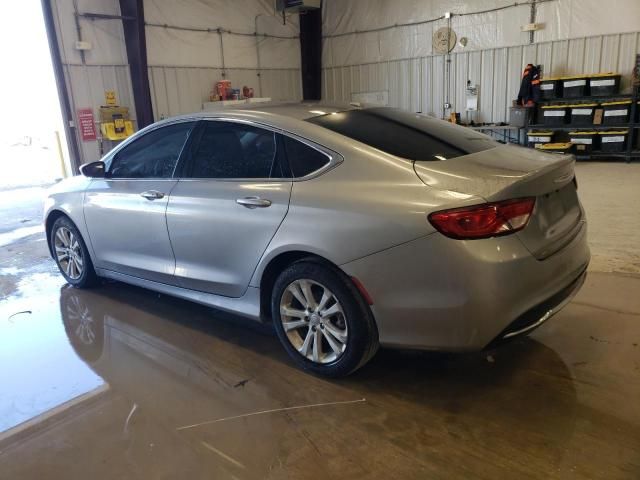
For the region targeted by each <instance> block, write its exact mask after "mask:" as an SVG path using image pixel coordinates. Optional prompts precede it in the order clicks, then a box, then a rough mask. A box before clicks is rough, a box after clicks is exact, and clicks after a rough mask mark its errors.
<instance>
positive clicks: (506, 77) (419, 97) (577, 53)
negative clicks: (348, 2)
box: [323, 33, 640, 122]
mask: <svg viewBox="0 0 640 480" xmlns="http://www.w3.org/2000/svg"><path fill="white" fill-rule="evenodd" d="M636 53H640V33H624V34H615V35H605V36H597V37H588V38H580V39H572V40H558V41H554V42H545V43H540V44H531V45H523V46H513V47H508V48H496V49H486V50H481V51H470V52H464V53H454V54H452V55H451V80H450V82H449V89H450V90H449V96H450V100H451V102H452V104H453V110H454V111H457V112H460V113H462V116H463V118H466V115H465V113H464V109H465V88H466V84H467V80H471V83H472V84H477V85H479V87H480V89H479V96H480V98H479V111H478V112H477V113H476V114H474V115H473V117H472V118H473V119H474V120H475V121H478V122H503V121H507V120H508V112H509V107H510V106H511V101H512V100H514V99H515V98H516V97H517V95H518V90H519V88H520V79H521V74H522V70H523V68H524V66H525V65H526V64H527V63H536V64H542V66H543V71H544V72H545V75H547V76H558V75H569V74H579V73H597V72H600V71H603V72H606V71H612V72H619V73H621V74H622V75H623V82H622V87H623V91H624V89H627V90H628V89H629V88H630V78H631V74H632V69H633V63H634V59H635V55H636ZM445 65H446V63H445V57H443V56H442V55H430V56H424V57H419V58H411V59H403V60H396V61H390V62H378V63H367V64H361V65H351V66H345V67H334V68H324V69H323V80H324V83H323V98H324V99H325V100H327V101H335V102H344V101H349V100H350V98H351V94H352V93H355V92H363V91H379V90H388V91H389V99H390V102H389V103H390V105H391V106H395V107H399V108H403V109H406V110H409V111H415V112H423V113H428V114H431V115H435V116H437V117H441V116H442V106H443V104H444V102H445V94H446V89H445V88H444V87H445V84H446V81H445ZM345 75H346V76H345Z"/></svg>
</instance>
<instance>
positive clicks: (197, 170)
mask: <svg viewBox="0 0 640 480" xmlns="http://www.w3.org/2000/svg"><path fill="white" fill-rule="evenodd" d="M190 157H191V158H190V168H189V172H187V175H188V176H189V177H191V178H220V179H224V178H282V177H285V176H287V175H284V174H283V165H282V162H281V161H280V158H279V157H280V155H278V149H277V147H276V134H275V133H274V132H271V131H269V130H265V129H262V128H258V127H254V126H252V125H245V124H243V123H234V122H223V121H218V120H213V121H205V122H202V125H201V127H199V132H198V133H197V134H196V136H195V139H194V142H193V145H192V148H191V151H190Z"/></svg>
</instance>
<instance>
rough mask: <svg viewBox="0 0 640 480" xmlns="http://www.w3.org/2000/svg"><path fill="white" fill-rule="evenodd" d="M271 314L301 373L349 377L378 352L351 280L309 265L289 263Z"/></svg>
mask: <svg viewBox="0 0 640 480" xmlns="http://www.w3.org/2000/svg"><path fill="white" fill-rule="evenodd" d="M271 311H272V313H273V319H274V323H275V328H276V332H277V333H278V337H279V338H280V341H281V342H282V344H283V346H284V348H285V350H286V351H287V353H288V354H289V356H290V357H291V358H292V359H293V360H294V362H295V363H296V364H298V365H299V366H300V367H302V368H303V369H305V370H309V371H311V372H313V373H316V374H319V375H324V376H328V377H341V376H345V375H348V374H350V373H351V372H353V371H355V370H356V369H358V368H360V367H361V366H362V365H364V364H365V363H366V362H367V361H369V359H370V358H371V357H372V356H373V355H374V354H375V352H376V351H377V349H378V332H377V329H376V326H375V323H374V320H373V315H372V314H371V311H370V310H369V307H368V306H367V305H366V303H365V302H364V300H363V299H362V297H361V295H360V293H359V292H358V290H357V289H356V288H355V287H354V285H353V283H352V282H351V280H350V279H349V278H348V277H347V276H346V275H344V273H342V272H340V271H339V270H337V269H335V268H333V267H330V266H327V265H324V264H321V263H319V262H313V261H301V262H298V263H294V264H293V265H291V266H290V267H288V268H287V269H286V270H284V271H283V272H282V273H281V274H280V276H279V277H278V279H277V280H276V283H275V285H274V289H273V294H272V302H271Z"/></svg>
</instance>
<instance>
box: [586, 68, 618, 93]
mask: <svg viewBox="0 0 640 480" xmlns="http://www.w3.org/2000/svg"><path fill="white" fill-rule="evenodd" d="M619 92H620V74H618V73H598V74H596V75H590V76H589V95H593V96H607V95H617V94H618V93H619Z"/></svg>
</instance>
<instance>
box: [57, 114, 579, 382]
mask: <svg viewBox="0 0 640 480" xmlns="http://www.w3.org/2000/svg"><path fill="white" fill-rule="evenodd" d="M81 172H82V174H83V175H81V176H77V177H73V178H70V179H67V180H64V181H62V182H60V183H59V184H57V185H56V186H54V187H53V188H52V189H51V191H50V194H49V196H48V199H47V204H46V208H45V226H46V232H47V238H48V239H49V248H50V251H51V254H52V256H53V258H54V259H55V260H56V262H57V264H58V267H59V268H60V271H61V273H62V275H63V276H64V278H65V279H66V281H67V282H68V283H70V284H71V285H73V286H76V287H81V288H82V287H89V286H91V285H95V284H96V283H98V279H99V278H110V279H115V280H119V281H123V282H127V283H130V284H133V285H138V286H142V287H146V288H149V289H152V290H155V291H158V292H162V293H165V294H169V295H174V296H176V297H181V298H185V299H189V300H192V301H195V302H199V303H202V304H205V305H209V306H213V307H216V308H218V309H222V310H225V311H229V312H234V313H236V314H239V315H242V316H245V317H248V318H251V319H254V320H257V321H262V322H272V323H273V325H274V326H275V329H276V332H277V334H278V337H279V338H280V340H281V342H282V344H283V346H284V348H285V349H286V351H287V352H288V353H289V355H290V356H291V358H292V359H293V361H294V362H295V363H297V364H298V365H299V366H301V367H302V368H305V369H307V370H309V371H311V372H314V373H317V374H321V375H327V376H343V375H347V374H349V373H351V372H353V371H354V370H356V369H357V368H359V367H360V366H362V365H364V364H365V363H366V362H367V361H368V360H369V359H370V358H371V357H372V356H373V355H374V354H375V352H376V350H377V349H378V346H379V345H383V346H393V347H405V348H420V349H432V350H446V351H473V350H481V349H483V348H486V347H490V346H493V345H496V344H498V343H501V342H502V341H504V340H507V339H510V338H513V337H515V336H518V335H521V334H526V333H528V332H530V331H532V330H533V329H534V328H536V327H538V326H539V325H541V324H542V323H543V322H545V321H546V320H547V319H549V318H550V317H551V316H552V315H554V314H555V313H556V312H557V311H558V310H559V309H561V308H562V307H563V306H564V305H565V304H566V303H567V302H568V301H569V300H570V299H571V297H572V296H573V295H574V294H575V293H576V292H577V290H578V289H579V288H580V286H581V285H582V282H583V281H584V277H585V272H586V268H587V264H588V262H589V249H588V246H587V243H586V224H585V215H584V211H583V210H582V207H581V205H580V202H579V200H578V195H577V182H576V179H575V176H574V158H573V157H572V156H570V155H548V154H544V153H540V152H537V151H534V150H530V149H525V148H520V147H515V146H507V145H502V144H500V143H497V142H494V141H493V140H491V139H490V138H489V137H486V136H484V135H481V134H478V133H475V132H473V131H472V130H470V129H467V128H464V127H460V126H455V125H452V124H450V123H447V122H443V121H440V120H436V119H433V118H430V117H428V116H423V115H418V114H412V113H406V112H402V111H399V110H395V109H391V108H364V109H360V108H349V109H338V108H329V107H326V106H319V105H305V104H296V105H289V106H287V105H280V106H274V105H272V106H266V107H261V108H260V109H257V110H223V111H219V112H210V113H202V114H196V115H189V116H184V117H180V118H174V119H170V120H166V121H163V122H159V123H156V124H154V125H152V126H149V127H147V128H145V129H143V130H141V131H140V132H138V133H137V134H136V135H134V136H133V137H131V138H130V139H128V140H127V141H125V142H123V143H122V144H120V145H119V146H118V147H116V148H115V149H114V150H112V151H111V152H109V153H108V154H107V155H106V156H105V157H104V158H103V159H102V160H101V161H98V162H93V163H90V164H86V165H84V166H83V167H82V168H81Z"/></svg>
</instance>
